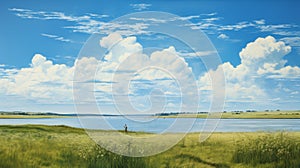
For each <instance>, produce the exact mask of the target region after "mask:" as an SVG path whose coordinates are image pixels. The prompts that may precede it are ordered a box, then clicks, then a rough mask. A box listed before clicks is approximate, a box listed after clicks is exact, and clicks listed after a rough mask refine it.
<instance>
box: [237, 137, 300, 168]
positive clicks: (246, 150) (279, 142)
mask: <svg viewBox="0 0 300 168" xmlns="http://www.w3.org/2000/svg"><path fill="white" fill-rule="evenodd" d="M233 162H236V163H246V164H251V165H253V166H255V165H257V164H266V163H273V165H275V167H277V168H280V167H282V168H298V167H300V143H299V139H294V138H293V137H291V136H289V135H288V133H284V132H280V133H276V134H274V133H272V134H265V135H262V136H258V137H256V138H251V137H248V138H246V139H243V140H241V141H238V142H237V144H236V150H235V152H234V153H233Z"/></svg>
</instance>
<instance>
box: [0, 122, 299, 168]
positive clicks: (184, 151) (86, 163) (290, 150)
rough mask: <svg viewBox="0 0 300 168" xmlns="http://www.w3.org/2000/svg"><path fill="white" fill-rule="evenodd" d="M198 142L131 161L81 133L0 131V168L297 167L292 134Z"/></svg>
mask: <svg viewBox="0 0 300 168" xmlns="http://www.w3.org/2000/svg"><path fill="white" fill-rule="evenodd" d="M128 134H129V135H132V136H146V135H149V134H147V133H137V132H130V133H128ZM198 140H199V134H196V133H191V134H188V135H187V136H186V137H185V138H184V139H183V140H182V141H180V142H179V143H178V144H177V145H175V146H174V147H172V148H171V149H169V150H167V151H165V152H163V153H161V154H158V155H155V156H151V157H144V158H132V157H126V156H120V155H116V154H113V153H111V152H109V151H106V150H105V149H103V148H101V147H99V146H98V145H96V144H95V143H94V141H92V140H91V139H90V138H89V137H88V136H87V135H86V133H85V131H84V130H82V129H77V128H70V127H66V126H40V125H21V126H0V142H1V143H0V167H5V168H9V167H13V168H15V167H16V168H18V167H22V168H23V167H25V168H27V167H30V168H34V167H51V168H52V167H54V168H55V167H82V168H85V167H86V168H89V167H111V168H114V167H115V168H117V167H124V168H126V167H131V168H134V167H145V168H147V167H162V168H167V167H204V168H205V167H217V168H221V167H223V168H227V167H246V168H247V167H249V168H250V167H280V166H281V167H284V166H286V167H295V165H296V167H299V162H300V161H299V160H300V155H299V151H300V148H299V140H300V133H298V132H289V133H264V132H256V133H214V134H213V135H212V136H211V137H210V138H209V139H208V140H206V141H205V142H203V143H200V142H199V141H198ZM258 144H259V145H258ZM257 145H258V146H261V148H258V147H257ZM267 146H268V147H267ZM269 146H270V147H269ZM256 147H257V148H256ZM249 149H251V150H249ZM252 149H253V150H252ZM266 149H271V151H270V152H269V153H264V152H263V151H264V150H266ZM297 152H298V153H297ZM253 156H256V157H253Z"/></svg>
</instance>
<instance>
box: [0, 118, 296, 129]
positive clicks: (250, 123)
mask: <svg viewBox="0 0 300 168" xmlns="http://www.w3.org/2000/svg"><path fill="white" fill-rule="evenodd" d="M100 118H101V119H102V120H101V119H100ZM136 120H137V121H134V120H132V119H130V120H129V119H126V118H123V117H103V118H102V117H80V120H79V119H78V118H77V117H74V118H48V119H0V125H19V124H43V125H67V126H71V127H77V128H88V129H105V130H112V129H118V130H121V129H123V125H124V124H125V123H126V124H127V125H128V129H129V130H130V131H144V132H153V133H161V132H163V131H166V130H167V128H169V127H170V126H172V125H173V126H174V129H172V130H167V131H166V132H185V126H186V125H189V124H191V123H193V121H195V122H194V124H193V127H192V128H191V129H190V131H189V132H200V131H202V129H203V125H204V123H205V121H206V119H200V118H199V119H190V118H179V119H176V118H165V119H164V118H158V119H157V118H150V117H148V118H143V120H141V119H139V118H137V119H136ZM141 121H143V122H141ZM216 122H218V125H217V127H216V129H215V131H216V132H254V131H279V130H286V131H300V119H220V120H214V119H210V120H207V124H206V126H211V127H210V128H209V129H212V128H215V123H216Z"/></svg>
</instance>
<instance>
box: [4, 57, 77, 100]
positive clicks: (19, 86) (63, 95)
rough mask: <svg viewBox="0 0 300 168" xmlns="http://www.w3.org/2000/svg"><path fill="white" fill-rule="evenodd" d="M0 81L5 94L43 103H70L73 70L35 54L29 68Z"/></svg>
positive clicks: (19, 70) (17, 71)
mask: <svg viewBox="0 0 300 168" xmlns="http://www.w3.org/2000/svg"><path fill="white" fill-rule="evenodd" d="M14 71H15V72H14V73H13V74H9V75H7V77H6V78H3V79H1V80H0V82H1V83H3V86H6V87H5V90H2V91H3V92H4V94H9V95H17V96H22V97H25V98H27V99H29V100H37V101H38V102H43V103H46V102H47V103H49V104H51V103H54V104H55V103H59V102H70V101H71V98H72V79H73V68H72V67H68V66H66V65H64V64H53V62H52V61H50V60H47V59H46V57H44V56H42V55H41V54H35V55H34V56H33V58H32V61H31V64H30V67H29V68H22V69H15V70H14Z"/></svg>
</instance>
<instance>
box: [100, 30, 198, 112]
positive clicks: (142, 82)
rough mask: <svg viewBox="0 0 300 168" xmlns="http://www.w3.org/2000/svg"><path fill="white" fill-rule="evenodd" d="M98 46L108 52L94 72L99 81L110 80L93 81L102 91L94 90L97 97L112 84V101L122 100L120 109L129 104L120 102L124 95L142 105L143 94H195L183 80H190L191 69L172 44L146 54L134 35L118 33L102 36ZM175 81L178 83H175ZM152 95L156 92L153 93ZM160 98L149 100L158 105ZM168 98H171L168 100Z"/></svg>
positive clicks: (190, 86)
mask: <svg viewBox="0 0 300 168" xmlns="http://www.w3.org/2000/svg"><path fill="white" fill-rule="evenodd" d="M100 45H101V46H102V47H104V48H107V49H109V52H108V54H107V55H105V57H104V60H105V62H102V63H101V69H99V71H98V72H97V76H98V77H101V79H102V80H105V81H110V83H106V84H103V83H99V84H96V88H97V89H98V90H99V91H101V92H98V93H97V94H98V95H99V96H100V95H103V94H107V92H105V89H104V88H105V87H106V88H107V85H111V86H112V87H110V88H111V89H112V90H110V91H109V92H110V94H111V93H113V94H114V98H115V99H114V100H120V101H122V103H121V104H122V106H123V108H124V109H128V107H124V106H128V105H130V103H128V102H127V103H126V102H123V100H124V95H129V97H131V99H133V98H134V99H135V100H134V101H133V102H136V101H138V102H139V103H138V102H136V103H135V104H136V105H137V106H139V104H143V103H142V102H145V95H149V94H150V93H160V94H161V95H160V96H159V97H164V96H173V97H178V96H179V95H180V92H184V93H185V94H190V95H191V99H192V98H193V95H195V91H194V92H191V91H190V90H192V89H195V90H197V89H196V88H195V87H194V88H193V87H192V84H191V83H188V82H186V81H191V80H193V75H192V71H191V69H190V68H189V67H188V64H187V63H186V62H185V60H184V59H183V58H182V57H180V56H179V55H178V52H177V51H176V49H175V47H173V46H170V47H169V48H166V49H162V50H157V51H154V52H152V53H151V54H150V55H147V54H145V53H144V52H143V47H142V45H141V44H140V43H138V42H137V39H136V37H134V36H129V37H126V38H123V37H122V36H121V35H119V34H118V33H114V34H110V35H108V36H107V37H103V38H102V39H101V40H100ZM183 81H184V82H183ZM178 82H179V83H180V84H181V86H178ZM157 88H159V90H160V91H159V92H152V90H153V89H154V90H155V89H157ZM164 93H168V94H164ZM132 96H133V97H132ZM155 96H158V95H157V94H155ZM159 97H156V99H153V100H152V101H154V102H152V103H154V104H161V103H162V100H161V99H160V98H159ZM168 101H174V100H170V99H169V100H168ZM117 102H119V101H117ZM146 102H147V101H146ZM131 103H132V102H131ZM178 103H179V102H178V101H177V102H176V103H174V102H172V103H171V104H173V105H174V104H177V107H178ZM166 104H170V102H166ZM153 106H154V105H153ZM156 106H158V105H155V106H154V107H155V108H157V107H156ZM158 107H160V106H158Z"/></svg>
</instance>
